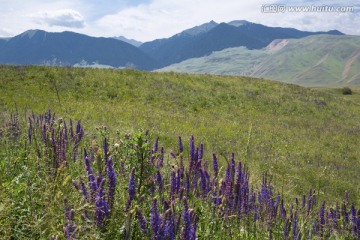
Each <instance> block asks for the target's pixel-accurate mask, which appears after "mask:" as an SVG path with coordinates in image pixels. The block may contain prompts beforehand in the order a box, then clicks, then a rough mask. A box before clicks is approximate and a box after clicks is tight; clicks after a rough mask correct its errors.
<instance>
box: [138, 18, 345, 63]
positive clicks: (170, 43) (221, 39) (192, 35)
mask: <svg viewBox="0 0 360 240" xmlns="http://www.w3.org/2000/svg"><path fill="white" fill-rule="evenodd" d="M317 34H332V35H343V33H341V32H339V31H336V30H333V31H329V32H307V31H300V30H297V29H294V28H280V27H267V26H264V25H261V24H256V23H251V22H247V21H244V20H237V21H232V22H229V23H220V24H218V23H215V22H214V21H211V22H209V23H205V24H202V25H200V26H197V27H194V28H191V29H188V30H185V31H183V32H182V33H180V34H176V35H174V36H172V37H170V38H167V39H157V40H154V41H151V42H146V43H144V44H142V45H141V46H140V47H139V48H140V49H141V50H143V51H144V52H145V53H147V54H149V55H150V56H151V57H152V58H154V59H156V60H157V61H158V63H159V64H160V66H161V67H164V66H167V65H170V64H173V63H178V62H181V61H183V60H186V59H189V58H195V57H202V56H206V55H209V54H211V53H212V52H214V51H220V50H223V49H226V48H231V47H239V46H244V47H246V48H248V49H261V48H264V47H266V46H267V45H268V44H269V43H271V42H272V41H273V40H275V39H288V38H302V37H306V36H310V35H317Z"/></svg>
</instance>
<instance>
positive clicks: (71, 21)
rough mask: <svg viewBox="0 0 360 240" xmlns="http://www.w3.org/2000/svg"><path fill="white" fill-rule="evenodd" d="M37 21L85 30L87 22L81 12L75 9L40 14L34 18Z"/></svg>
mask: <svg viewBox="0 0 360 240" xmlns="http://www.w3.org/2000/svg"><path fill="white" fill-rule="evenodd" d="M33 17H34V19H35V21H37V22H40V23H45V24H46V25H48V26H50V27H52V26H60V27H68V28H84V27H85V20H84V17H83V16H82V15H81V13H80V12H78V11H76V10H73V9H62V10H56V11H43V12H38V13H37V14H36V15H34V16H33Z"/></svg>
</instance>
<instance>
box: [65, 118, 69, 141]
mask: <svg viewBox="0 0 360 240" xmlns="http://www.w3.org/2000/svg"><path fill="white" fill-rule="evenodd" d="M64 139H65V142H66V147H67V145H68V140H69V139H68V129H67V125H66V122H65V121H64Z"/></svg>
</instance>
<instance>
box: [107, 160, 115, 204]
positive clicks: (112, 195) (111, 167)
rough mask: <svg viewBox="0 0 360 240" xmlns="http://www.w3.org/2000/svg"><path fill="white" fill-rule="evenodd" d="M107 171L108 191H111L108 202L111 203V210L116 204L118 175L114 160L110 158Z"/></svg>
mask: <svg viewBox="0 0 360 240" xmlns="http://www.w3.org/2000/svg"><path fill="white" fill-rule="evenodd" d="M106 171H107V175H108V189H109V190H108V196H107V200H108V203H109V208H110V209H111V208H112V206H113V204H114V198H115V188H116V173H115V171H114V165H113V161H112V158H109V160H108V161H107V166H106Z"/></svg>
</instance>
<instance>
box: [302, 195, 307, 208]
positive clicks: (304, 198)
mask: <svg viewBox="0 0 360 240" xmlns="http://www.w3.org/2000/svg"><path fill="white" fill-rule="evenodd" d="M305 205H306V196H305V195H303V198H302V204H301V208H302V209H304V208H305Z"/></svg>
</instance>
